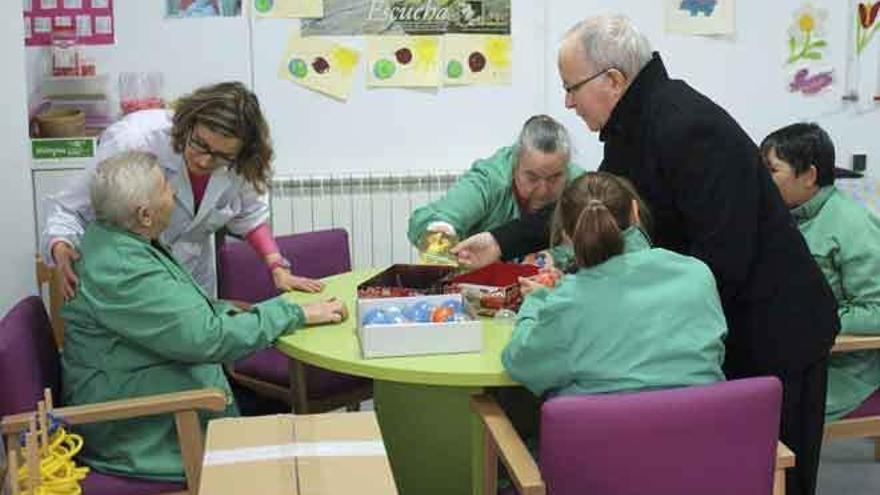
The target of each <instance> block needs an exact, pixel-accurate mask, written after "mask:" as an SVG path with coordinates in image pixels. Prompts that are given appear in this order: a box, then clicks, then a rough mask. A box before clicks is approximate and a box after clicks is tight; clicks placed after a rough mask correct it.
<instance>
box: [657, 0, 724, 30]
mask: <svg viewBox="0 0 880 495" xmlns="http://www.w3.org/2000/svg"><path fill="white" fill-rule="evenodd" d="M665 2H666V9H665V10H666V15H665V21H666V31H667V32H670V33H686V34H696V35H720V34H732V33H733V32H734V28H735V20H736V10H735V4H734V0H665Z"/></svg>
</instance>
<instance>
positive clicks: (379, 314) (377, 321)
mask: <svg viewBox="0 0 880 495" xmlns="http://www.w3.org/2000/svg"><path fill="white" fill-rule="evenodd" d="M361 323H362V324H364V325H387V324H389V323H391V321H390V319H389V318H388V313H386V312H385V310H384V309H382V308H373V309H371V310H369V311H367V313H366V314H365V315H364V317H363V318H362V319H361Z"/></svg>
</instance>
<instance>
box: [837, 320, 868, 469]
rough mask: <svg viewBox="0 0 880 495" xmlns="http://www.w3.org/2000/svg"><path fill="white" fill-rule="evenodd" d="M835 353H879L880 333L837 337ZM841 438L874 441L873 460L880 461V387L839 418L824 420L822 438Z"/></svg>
mask: <svg viewBox="0 0 880 495" xmlns="http://www.w3.org/2000/svg"><path fill="white" fill-rule="evenodd" d="M831 352H832V353H833V354H839V353H845V352H880V336H878V335H876V333H875V334H874V335H851V334H843V333H841V334H840V335H838V336H837V341H836V342H835V344H834V347H833V348H832V349H831ZM840 438H870V439H872V440H873V441H874V460H875V461H877V462H880V390H876V391H874V393H873V394H871V395H870V396H868V398H867V399H865V401H864V402H862V403H861V404H860V405H859V407H858V408H856V409H855V410H854V411H852V412H850V413H849V414H847V415H846V416H844V417H843V418H841V419H838V420H837V421H831V422H829V423H825V435H824V437H823V440H825V441H829V440H836V439H840Z"/></svg>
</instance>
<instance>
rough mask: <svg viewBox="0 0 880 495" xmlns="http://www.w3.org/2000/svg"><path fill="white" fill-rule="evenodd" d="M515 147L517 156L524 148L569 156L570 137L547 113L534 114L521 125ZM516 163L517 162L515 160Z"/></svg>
mask: <svg viewBox="0 0 880 495" xmlns="http://www.w3.org/2000/svg"><path fill="white" fill-rule="evenodd" d="M516 147H517V150H518V152H519V156H522V153H523V152H524V151H526V150H535V151H540V152H542V153H545V154H551V153H560V154H562V155H564V156H565V160H566V161H568V160H569V159H570V158H571V139H570V138H569V137H568V131H567V130H565V127H564V126H563V125H562V124H560V123H559V122H557V121H556V120H554V119H553V117H550V116H549V115H534V116H532V117H529V120H527V121H526V123H525V124H524V125H523V128H522V131H521V132H520V133H519V139H517V142H516ZM517 163H518V162H517Z"/></svg>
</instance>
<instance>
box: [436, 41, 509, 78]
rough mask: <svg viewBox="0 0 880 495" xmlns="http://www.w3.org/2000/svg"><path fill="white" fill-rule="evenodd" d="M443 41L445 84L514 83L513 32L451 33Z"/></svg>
mask: <svg viewBox="0 0 880 495" xmlns="http://www.w3.org/2000/svg"><path fill="white" fill-rule="evenodd" d="M443 45H444V46H443V65H442V68H441V70H442V71H443V84H444V85H447V86H463V85H468V84H480V85H510V82H511V72H512V70H511V69H512V64H511V45H512V43H511V37H510V36H502V35H492V34H489V35H482V34H448V35H446V36H444V38H443Z"/></svg>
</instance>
